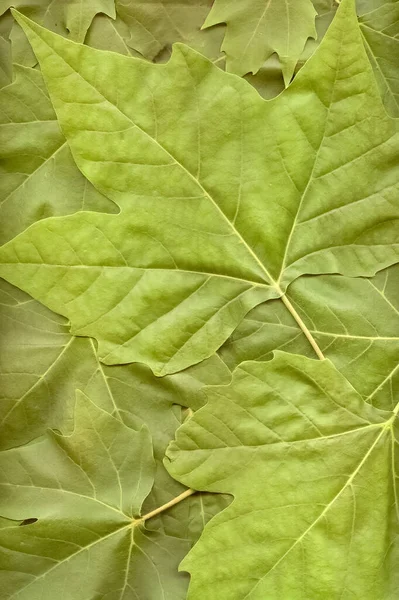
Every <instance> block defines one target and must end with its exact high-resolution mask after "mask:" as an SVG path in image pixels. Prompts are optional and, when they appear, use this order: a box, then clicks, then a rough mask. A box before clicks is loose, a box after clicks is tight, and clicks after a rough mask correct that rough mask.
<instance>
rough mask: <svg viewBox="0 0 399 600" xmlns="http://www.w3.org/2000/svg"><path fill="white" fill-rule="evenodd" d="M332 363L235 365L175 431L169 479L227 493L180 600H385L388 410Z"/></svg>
mask: <svg viewBox="0 0 399 600" xmlns="http://www.w3.org/2000/svg"><path fill="white" fill-rule="evenodd" d="M398 409H399V405H397V406H396V408H395V410H394V412H393V413H392V412H390V413H387V412H383V411H380V410H378V409H375V408H373V407H371V406H370V405H368V404H366V403H364V402H363V400H362V398H361V397H360V396H359V394H358V393H357V392H356V391H355V390H354V389H353V388H352V387H351V385H350V384H349V383H348V382H347V381H346V380H345V378H344V377H343V376H342V375H341V374H339V372H338V371H336V370H335V368H334V367H333V366H332V364H331V363H330V362H329V361H324V362H318V361H315V360H310V359H308V358H305V357H300V356H294V355H289V354H285V353H276V356H275V358H274V360H272V361H270V362H266V363H257V362H247V363H243V364H242V365H241V366H240V367H239V368H238V369H237V370H236V371H235V373H234V377H233V382H232V383H231V385H230V386H220V387H214V388H209V391H208V404H207V405H206V406H205V407H204V408H202V409H200V410H199V411H198V412H197V413H196V414H195V415H194V416H193V418H192V419H190V421H189V422H188V423H187V424H185V425H183V426H182V427H181V428H180V429H179V430H178V432H177V438H176V442H174V443H172V444H171V446H170V448H169V450H168V452H167V455H168V457H169V460H168V462H167V467H168V470H169V472H170V473H171V474H172V475H173V476H174V477H176V478H177V479H179V480H180V481H182V482H183V483H185V484H186V485H189V486H194V487H195V488H197V489H201V490H208V491H212V492H223V493H231V494H233V495H234V501H233V502H232V504H231V505H230V506H229V507H228V508H227V509H226V510H224V511H223V512H222V513H220V514H219V515H218V516H217V517H215V518H214V519H213V520H212V521H211V522H210V524H209V525H208V526H207V527H206V528H205V531H204V533H203V535H202V536H201V538H200V540H199V542H198V543H197V545H196V546H195V547H194V549H193V550H192V551H191V553H190V554H189V555H188V557H187V558H186V559H185V560H184V561H183V563H182V565H181V568H182V569H183V570H187V571H189V572H190V574H191V577H192V579H191V584H190V588H189V594H188V599H189V600H202V599H203V598H206V599H207V600H219V599H221V598H234V599H235V600H244V598H245V599H246V600H263V599H265V598H270V599H271V598H273V599H275V598H281V599H283V598H284V599H288V598H290V599H291V598H300V597H301V598H329V599H330V598H331V599H334V600H335V599H337V600H338V599H339V598H342V599H343V598H345V599H346V598H354V597H358V598H362V599H364V600H375V599H376V598H394V596H395V593H396V590H397V589H398V585H399V576H398V571H397V569H395V567H394V565H395V564H396V562H397V559H398V555H399V545H398V540H399V537H398V510H399V507H398V502H397V498H398V496H397V493H398V492H397V489H396V488H397V483H398V482H397V475H396V474H395V469H396V473H397V468H398V467H397V455H396V454H395V453H394V442H395V437H394V435H396V436H397V433H395V434H394V430H397V427H398V423H399V420H398V419H397V412H398Z"/></svg>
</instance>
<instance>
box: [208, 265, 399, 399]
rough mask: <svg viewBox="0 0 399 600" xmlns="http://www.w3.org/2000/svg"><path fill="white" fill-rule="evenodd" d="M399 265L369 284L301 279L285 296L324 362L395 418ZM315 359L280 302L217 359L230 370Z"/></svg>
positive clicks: (250, 319) (251, 317)
mask: <svg viewBox="0 0 399 600" xmlns="http://www.w3.org/2000/svg"><path fill="white" fill-rule="evenodd" d="M398 285H399V265H394V266H392V267H390V268H389V269H386V270H384V271H380V272H379V273H378V274H377V275H376V276H375V277H373V278H372V279H362V278H357V279H354V278H349V277H342V276H338V275H322V276H319V277H301V278H300V279H298V280H297V281H295V282H294V283H293V284H292V285H291V286H290V287H289V289H288V292H287V295H288V297H289V299H290V302H291V303H292V304H293V306H294V307H295V309H296V311H297V312H298V314H299V315H300V316H301V318H302V319H303V321H304V323H305V324H306V327H307V328H308V329H309V331H310V332H311V334H312V336H313V337H314V339H315V340H316V342H317V344H318V346H319V348H320V349H321V351H322V352H323V354H324V356H325V357H326V358H329V359H330V360H331V361H332V362H333V363H334V365H335V366H336V368H337V369H338V370H339V371H340V372H341V373H342V374H343V375H344V376H345V377H346V378H347V379H348V380H349V381H350V383H351V384H352V385H353V386H354V388H355V389H356V390H357V391H358V392H359V394H361V396H362V398H363V399H364V400H365V401H366V402H370V403H371V404H373V405H374V406H377V407H378V408H382V409H386V410H392V409H393V407H394V406H395V404H396V403H397V400H395V396H396V393H395V392H396V389H397V385H398V382H399V365H398V363H399V305H398V298H399V295H398ZM279 349H280V350H284V351H286V352H293V353H296V354H305V355H307V356H309V357H312V349H311V347H310V346H309V344H308V342H307V340H306V337H305V336H304V334H303V332H302V331H301V329H300V328H299V327H298V324H297V323H296V322H295V320H294V319H293V318H292V316H291V315H290V314H289V313H288V312H287V311H286V310H285V309H284V307H283V306H282V304H281V302H279V301H277V300H272V301H270V302H267V303H264V304H262V305H260V306H258V307H256V308H255V309H253V310H252V311H251V312H250V313H248V315H247V316H246V317H245V319H244V320H243V321H242V323H241V324H240V325H239V326H238V328H237V329H236V330H235V331H234V333H233V335H232V336H231V337H230V338H229V340H228V341H227V342H226V343H225V344H224V345H223V346H222V347H221V348H220V350H219V354H220V356H221V357H222V358H223V360H224V361H225V362H226V364H227V365H228V367H229V368H230V369H232V370H233V369H234V368H235V367H236V366H238V365H239V364H240V363H241V362H243V361H246V360H268V359H270V358H271V357H272V352H273V351H274V350H279Z"/></svg>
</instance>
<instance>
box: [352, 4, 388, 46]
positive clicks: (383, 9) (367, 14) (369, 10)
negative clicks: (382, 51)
mask: <svg viewBox="0 0 399 600" xmlns="http://www.w3.org/2000/svg"><path fill="white" fill-rule="evenodd" d="M356 6H357V10H358V14H359V21H360V23H362V24H363V25H366V26H367V27H370V28H371V29H374V30H375V31H379V32H381V33H384V34H385V35H387V36H389V37H396V36H397V35H398V34H399V4H398V3H397V2H396V0H388V1H386V0H357V3H356Z"/></svg>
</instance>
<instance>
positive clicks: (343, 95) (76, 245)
mask: <svg viewBox="0 0 399 600" xmlns="http://www.w3.org/2000/svg"><path fill="white" fill-rule="evenodd" d="M18 18H19V19H20V20H21V22H23V23H24V28H25V30H26V32H27V33H28V35H29V37H30V39H31V42H32V44H33V45H34V47H35V51H36V52H37V54H38V56H39V58H40V62H41V66H42V69H43V73H44V76H45V78H46V82H47V85H48V87H49V90H50V96H51V98H52V102H53V104H54V106H55V109H56V111H57V115H58V118H59V120H60V123H61V126H62V128H63V131H64V133H65V135H66V137H67V139H68V142H69V143H70V145H71V149H72V152H73V155H74V158H75V160H76V162H77V164H78V166H79V168H80V169H81V170H82V172H83V174H84V175H85V176H86V177H87V178H88V179H89V180H90V181H91V182H92V183H93V184H94V185H95V186H96V187H97V189H99V191H101V192H102V193H105V194H106V195H107V196H108V197H109V198H110V199H112V200H114V201H115V202H116V203H118V204H119V205H120V206H121V207H122V210H121V213H120V214H119V215H111V216H109V215H101V214H96V213H80V214H77V215H74V216H71V217H66V218H60V219H47V220H45V221H43V222H39V223H36V224H34V225H33V226H31V227H30V228H29V229H28V230H27V231H26V232H25V233H23V234H21V235H20V236H18V237H17V238H16V239H15V240H13V241H11V242H10V243H9V244H7V245H6V246H4V247H3V249H2V250H1V262H2V267H1V274H2V275H3V276H4V277H5V278H6V279H8V280H9V281H10V282H11V283H13V284H15V285H18V286H19V287H21V288H22V289H24V290H25V291H27V292H28V293H30V294H31V295H33V296H34V297H35V298H37V299H39V300H40V301H41V302H43V303H44V304H45V305H46V306H48V307H49V308H51V309H52V310H55V311H57V312H59V313H61V314H63V315H65V316H67V317H68V318H69V319H70V321H71V323H72V332H73V333H74V334H76V335H83V336H92V337H95V338H96V339H97V340H98V342H99V355H100V358H101V360H102V361H103V362H105V363H107V364H114V363H127V362H133V361H139V362H144V363H146V364H147V365H149V366H150V367H151V368H152V369H153V370H154V371H155V372H156V374H158V375H164V374H167V373H172V372H175V371H178V370H181V369H183V368H186V367H188V366H190V365H192V364H194V363H196V362H199V361H201V360H203V359H204V358H207V357H209V356H211V355H212V354H213V352H214V351H215V350H216V349H217V348H218V347H219V346H220V345H221V344H222V343H223V342H224V341H225V340H226V339H227V337H228V336H229V335H230V334H231V332H232V331H233V330H234V328H235V327H236V326H237V325H238V323H239V322H240V321H241V320H242V318H243V317H244V316H245V314H246V313H247V312H248V311H249V310H250V309H251V308H253V307H254V306H255V305H257V304H260V303H261V302H263V301H265V300H267V299H270V298H273V297H278V296H282V300H283V302H284V303H285V305H286V306H287V308H288V309H289V310H290V311H291V312H292V313H293V314H294V315H295V312H294V311H293V309H292V307H291V306H290V305H289V302H288V301H287V298H286V297H285V296H284V295H283V294H284V292H285V290H286V287H287V286H288V284H289V283H291V282H292V281H293V280H295V279H296V278H298V277H299V276H300V275H303V274H305V273H312V274H320V273H331V272H333V273H336V272H339V273H341V274H344V275H347V276H370V275H373V274H374V273H375V272H376V271H378V270H380V269H382V268H384V267H386V266H388V265H389V264H392V263H394V262H396V261H397V260H398V250H397V246H396V245H395V243H394V242H395V240H396V219H397V215H398V209H397V193H396V191H397V188H398V181H397V180H398V177H397V172H398V170H397V166H396V163H395V162H394V160H395V159H394V156H395V155H396V152H397V147H398V134H397V124H396V123H395V122H394V121H393V120H391V119H390V118H389V117H388V116H387V115H386V113H385V111H384V109H383V107H382V104H381V101H380V98H379V95H378V91H377V89H376V86H375V82H374V79H373V75H372V72H371V68H370V66H369V63H368V60H367V57H366V55H365V52H364V49H363V44H362V39H361V34H360V31H359V26H358V24H357V20H356V16H355V13H354V10H353V5H352V2H351V1H350V0H344V2H343V3H342V4H341V7H340V9H339V11H338V13H337V17H336V19H335V21H334V23H333V25H332V26H331V28H330V29H329V33H328V34H327V36H326V37H325V39H324V41H323V43H322V44H321V46H320V47H319V49H318V51H317V52H316V54H315V55H314V56H313V58H312V59H311V60H310V61H309V62H308V63H307V65H306V66H305V67H304V68H303V69H302V70H301V72H300V74H299V75H298V77H297V78H296V80H295V81H294V83H293V84H292V85H291V86H290V87H289V88H288V89H287V90H286V91H285V92H284V94H282V95H281V96H280V97H278V98H276V99H275V100H274V101H271V102H265V101H263V100H262V99H261V98H260V97H259V96H258V94H257V93H256V92H255V91H254V90H253V89H252V88H251V86H249V85H248V84H247V83H246V82H245V81H243V80H241V79H239V78H237V77H235V76H232V75H228V74H226V73H223V72H221V71H220V70H219V69H217V68H216V67H214V66H213V65H212V64H211V63H210V62H208V61H207V60H206V59H204V58H202V57H201V56H200V55H198V54H197V53H195V52H194V51H192V50H190V49H188V48H187V47H184V46H177V47H176V50H175V52H174V55H173V57H172V59H171V60H170V62H169V63H168V64H167V65H165V66H158V65H152V64H149V63H145V62H143V61H140V60H138V59H134V58H127V57H123V56H120V55H117V54H113V53H103V52H100V51H98V50H94V49H92V48H88V47H81V46H79V45H76V44H72V43H71V42H69V41H67V40H65V39H63V38H61V37H58V36H56V35H55V34H53V33H51V32H48V31H46V30H44V29H42V28H40V27H39V26H38V25H35V24H34V23H33V22H29V21H28V20H27V19H26V18H25V17H21V16H19V17H18ZM326 64H328V65H329V67H328V71H327V72H326ZM176 81H178V82H179V83H178V86H177V85H176ZM111 82H113V85H111ZM119 82H120V84H119ZM122 83H123V85H122ZM149 93H150V94H152V95H153V102H151V103H149V102H148V94H149ZM303 98H306V102H303ZM237 123H241V124H242V125H240V127H239V128H237ZM278 123H284V127H281V126H277V124H278ZM199 132H200V137H199ZM310 341H311V340H310Z"/></svg>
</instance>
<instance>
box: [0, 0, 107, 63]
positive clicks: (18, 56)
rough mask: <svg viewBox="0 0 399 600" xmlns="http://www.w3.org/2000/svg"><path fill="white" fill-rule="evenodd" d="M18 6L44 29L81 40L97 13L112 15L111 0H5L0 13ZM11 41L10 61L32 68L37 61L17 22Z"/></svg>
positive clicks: (0, 7) (14, 25)
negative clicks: (11, 58) (11, 55)
mask: <svg viewBox="0 0 399 600" xmlns="http://www.w3.org/2000/svg"><path fill="white" fill-rule="evenodd" d="M12 7H13V8H17V9H18V10H20V11H21V12H23V13H24V14H25V15H27V16H28V17H30V18H31V19H33V20H34V21H36V22H37V23H41V24H42V25H43V26H44V27H46V28H47V29H50V30H51V31H56V32H57V33H59V34H60V35H64V36H66V37H70V38H71V39H73V40H75V41H77V42H83V41H84V39H85V36H86V33H87V30H88V28H89V27H90V24H91V22H92V20H93V18H94V16H95V15H96V14H98V13H104V14H106V15H108V16H109V17H111V18H115V3H114V0H90V2H86V1H85V0H30V1H29V2H26V0H4V1H3V2H2V3H1V6H0V15H3V14H4V13H5V12H6V11H7V10H8V9H9V8H12ZM11 40H12V42H13V44H12V45H13V49H12V53H13V62H15V63H18V64H21V65H24V66H26V67H33V66H35V64H37V61H36V59H35V55H34V54H33V53H32V50H31V49H30V47H29V43H28V41H27V39H26V37H25V35H24V34H23V33H22V31H21V29H20V27H19V26H18V25H17V23H14V24H13V28H12V31H11Z"/></svg>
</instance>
